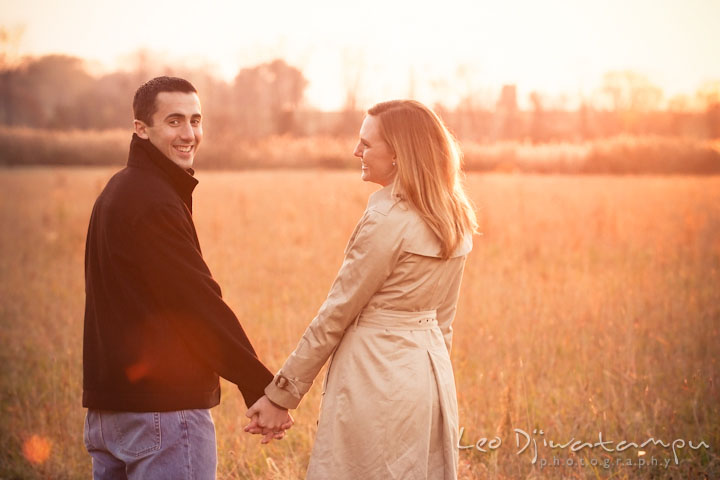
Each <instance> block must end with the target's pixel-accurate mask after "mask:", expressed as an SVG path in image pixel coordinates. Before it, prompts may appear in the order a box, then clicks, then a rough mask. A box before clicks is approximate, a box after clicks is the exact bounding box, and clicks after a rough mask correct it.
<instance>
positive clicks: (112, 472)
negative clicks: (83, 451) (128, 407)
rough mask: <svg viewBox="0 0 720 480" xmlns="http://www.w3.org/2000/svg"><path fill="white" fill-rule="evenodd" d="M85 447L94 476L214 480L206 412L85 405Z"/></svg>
mask: <svg viewBox="0 0 720 480" xmlns="http://www.w3.org/2000/svg"><path fill="white" fill-rule="evenodd" d="M85 447H86V448H87V450H88V452H89V453H90V456H91V457H92V466H93V478H94V479H95V480H120V479H123V480H133V479H153V480H156V479H168V480H175V479H187V480H205V479H214V478H215V471H216V468H217V447H216V444H215V424H214V423H213V420H212V416H211V415H210V410H179V411H175V412H142V413H136V412H110V411H106V410H93V409H89V410H88V412H87V415H86V417H85Z"/></svg>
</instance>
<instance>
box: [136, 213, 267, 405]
mask: <svg viewBox="0 0 720 480" xmlns="http://www.w3.org/2000/svg"><path fill="white" fill-rule="evenodd" d="M135 227H136V232H137V238H138V241H140V242H143V244H142V248H141V251H142V252H144V255H145V258H143V259H142V260H143V261H142V262H140V264H141V265H142V266H141V267H140V268H141V269H142V273H143V278H144V279H145V280H146V281H147V288H148V289H149V290H150V292H151V293H152V295H153V298H154V300H155V304H156V308H158V310H159V311H158V312H157V313H158V314H159V317H161V318H163V319H167V320H166V322H168V324H169V325H168V326H169V328H172V329H174V330H175V332H177V334H178V336H179V337H180V338H181V339H182V340H183V341H184V343H185V344H186V346H187V348H188V349H189V350H190V351H191V352H192V353H193V354H194V355H196V356H197V358H198V361H199V362H203V363H205V364H207V365H208V366H209V367H210V368H212V369H213V370H214V371H215V372H216V373H217V374H218V375H220V376H221V377H224V378H226V379H227V380H229V381H231V382H233V383H235V384H236V385H237V386H238V388H239V389H240V391H241V392H242V395H243V398H244V399H245V403H246V404H247V405H252V404H253V403H255V401H256V400H257V399H258V398H260V397H261V396H262V395H263V389H264V387H265V385H267V383H268V382H269V381H270V380H271V379H272V373H271V372H270V371H269V370H268V369H267V368H266V367H265V365H263V364H262V362H260V360H259V359H258V357H257V354H256V353H255V350H254V349H253V347H252V345H251V343H250V340H249V339H248V337H247V335H246V334H245V331H244V330H243V328H242V326H241V325H240V322H239V321H238V319H237V317H236V316H235V314H234V313H233V312H232V310H231V309H230V307H228V305H227V304H226V303H225V302H224V301H223V299H222V292H221V290H220V286H219V285H218V284H217V282H215V280H214V279H213V278H212V275H211V273H210V270H209V269H208V266H207V264H206V263H205V261H204V260H203V258H202V254H201V252H200V249H199V247H198V244H197V240H196V238H197V237H196V234H195V229H194V227H193V225H192V224H191V222H190V221H189V220H188V217H187V214H186V213H185V212H183V211H181V210H179V209H178V208H177V207H175V206H172V205H155V206H151V207H150V208H149V209H148V211H147V212H144V213H143V215H141V216H140V217H139V219H138V220H137V224H136V225H135Z"/></svg>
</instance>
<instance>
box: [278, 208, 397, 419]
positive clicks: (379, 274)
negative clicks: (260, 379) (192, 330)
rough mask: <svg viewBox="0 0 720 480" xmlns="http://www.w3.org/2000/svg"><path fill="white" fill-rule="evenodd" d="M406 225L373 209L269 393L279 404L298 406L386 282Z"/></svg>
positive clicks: (362, 224)
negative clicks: (353, 324) (320, 305)
mask: <svg viewBox="0 0 720 480" xmlns="http://www.w3.org/2000/svg"><path fill="white" fill-rule="evenodd" d="M401 230H402V228H401V226H399V225H393V224H392V223H391V222H389V221H388V218H387V217H386V216H385V215H383V214H381V213H378V212H376V211H372V210H369V211H367V212H366V213H365V215H364V216H363V218H362V219H361V220H360V222H359V224H358V226H357V227H356V229H355V232H354V233H353V236H352V237H351V239H350V242H349V243H348V246H347V248H346V251H345V258H344V259H343V263H342V266H341V267H340V271H339V272H338V274H337V277H336V278H335V281H334V282H333V284H332V286H331V287H330V292H329V293H328V296H327V299H326V300H325V302H324V303H323V305H322V307H320V310H319V311H318V314H317V316H316V317H315V318H314V319H313V321H312V322H311V323H310V325H309V326H308V327H307V329H306V330H305V333H304V334H303V336H302V338H301V339H300V342H299V343H298V345H297V347H296V348H295V351H293V352H292V353H291V354H290V356H289V357H288V359H287V360H286V361H285V364H284V365H283V366H282V368H281V369H280V371H279V372H278V374H277V375H276V376H275V378H274V380H273V382H272V383H270V384H269V385H268V386H267V387H266V388H265V394H266V395H267V396H268V398H269V399H270V400H272V401H273V402H274V403H276V404H278V405H281V406H283V407H285V408H295V407H297V406H298V404H299V403H300V400H301V399H302V397H303V396H304V395H305V394H306V393H307V392H308V390H309V389H310V386H311V385H312V383H313V380H314V379H315V377H316V376H317V374H318V372H319V371H320V369H321V368H322V366H323V365H324V364H325V362H326V361H327V359H328V358H329V357H330V355H331V354H332V352H333V351H334V349H335V347H336V346H337V345H338V343H339V342H340V340H341V339H342V337H343V334H344V333H345V329H346V328H347V327H348V326H349V325H350V324H351V323H352V322H353V321H354V320H355V319H356V318H357V316H358V315H359V314H360V312H361V311H362V310H363V308H364V307H365V305H367V303H368V302H369V300H370V298H371V297H372V296H373V295H374V294H375V293H376V292H377V291H378V290H379V289H380V288H381V287H382V285H383V283H384V282H385V280H386V279H387V278H388V276H389V275H390V273H391V272H392V270H393V269H394V267H395V265H396V264H397V261H398V258H399V254H400V248H399V243H400V238H401Z"/></svg>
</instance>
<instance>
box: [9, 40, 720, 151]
mask: <svg viewBox="0 0 720 480" xmlns="http://www.w3.org/2000/svg"><path fill="white" fill-rule="evenodd" d="M142 56H143V54H142V53H140V54H139V57H140V58H138V61H137V65H136V66H135V67H134V68H133V69H132V70H131V71H116V72H112V73H108V74H105V75H101V76H93V75H91V74H90V73H88V71H87V69H86V66H85V64H84V61H83V60H82V59H79V58H76V57H70V56H62V55H48V56H42V57H36V58H27V59H25V60H23V61H22V62H19V63H17V64H13V65H9V64H7V63H3V60H2V57H0V125H5V126H10V127H17V126H22V127H31V128H43V129H53V130H72V129H83V130H84V129H95V130H102V129H112V128H127V127H128V126H129V125H130V120H131V118H132V110H131V105H130V104H131V99H132V95H133V93H134V92H135V89H136V88H137V87H138V86H139V85H140V84H141V83H142V82H144V81H146V80H147V79H149V78H151V77H153V76H156V75H161V74H167V75H179V76H183V77H185V78H188V79H190V80H191V81H192V82H193V83H194V84H195V85H196V86H197V88H198V89H199V90H200V93H201V97H202V101H203V110H204V114H205V123H206V126H207V128H208V130H212V131H215V132H228V133H232V134H233V135H236V136H239V137H241V138H261V137H265V136H268V135H284V134H290V135H293V136H314V135H330V136H332V135H338V136H344V135H354V134H356V132H357V129H358V128H359V124H360V121H361V119H362V112H360V111H358V110H357V108H356V103H357V101H356V99H357V92H352V91H348V92H347V94H348V95H347V96H348V102H347V106H346V107H345V108H344V109H342V110H341V111H339V112H320V111H318V110H315V109H313V108H312V107H311V106H308V105H307V104H306V102H305V99H304V94H305V89H306V87H307V86H308V81H307V79H306V78H305V77H304V76H303V73H302V71H301V70H300V69H298V68H297V67H294V66H292V65H289V64H287V63H286V62H285V61H284V60H281V59H277V60H274V61H271V62H267V63H262V64H259V65H256V66H253V67H248V68H242V69H240V70H239V72H238V74H237V75H236V76H235V78H234V79H233V80H232V81H231V82H226V81H224V80H222V79H218V78H216V77H215V76H213V75H212V74H211V73H209V72H208V71H204V70H201V69H184V70H183V69H177V68H171V67H169V66H164V65H161V64H160V62H158V61H157V59H155V58H152V59H151V58H143V57H142ZM519 103H520V102H519V101H518V98H517V89H516V86H514V85H505V86H504V87H503V88H502V90H501V91H500V93H499V95H498V96H497V99H496V100H488V99H485V100H484V101H482V102H481V101H479V100H478V98H476V96H474V95H473V94H468V95H466V96H465V98H464V99H463V100H462V101H461V102H459V104H458V105H457V106H453V107H452V108H449V107H447V106H444V105H442V104H437V105H434V106H433V107H434V108H435V109H436V110H437V111H438V112H439V113H440V114H441V116H442V117H443V118H444V119H445V121H446V122H447V123H448V124H449V126H450V127H451V128H452V129H453V131H454V132H455V133H456V135H458V137H459V138H460V139H461V140H472V141H480V142H493V141H499V140H508V141H509V140H518V141H530V142H533V143H545V142H559V141H560V142H562V141H572V142H576V141H585V140H589V139H598V138H606V137H613V136H617V135H621V134H630V135H641V136H647V135H653V136H671V137H690V138H697V139H708V138H718V137H720V82H708V83H707V84H706V85H703V86H701V87H700V88H699V89H698V91H697V92H695V95H694V96H693V97H688V96H678V97H675V98H672V99H670V100H669V101H665V100H664V99H663V93H662V90H661V89H660V88H658V87H657V86H655V85H653V84H652V83H651V82H650V81H649V80H648V79H647V78H645V77H643V76H642V75H639V74H636V73H634V72H629V71H625V72H609V73H608V74H606V75H605V77H604V78H603V79H602V82H601V87H600V88H599V89H598V91H597V92H595V93H594V94H593V96H592V97H590V98H587V99H584V100H582V101H581V102H580V105H579V107H574V108H569V107H567V102H563V101H557V99H553V98H549V97H546V96H543V95H542V94H540V93H538V92H532V93H531V94H530V95H529V102H528V104H529V108H525V109H521V108H520V107H519Z"/></svg>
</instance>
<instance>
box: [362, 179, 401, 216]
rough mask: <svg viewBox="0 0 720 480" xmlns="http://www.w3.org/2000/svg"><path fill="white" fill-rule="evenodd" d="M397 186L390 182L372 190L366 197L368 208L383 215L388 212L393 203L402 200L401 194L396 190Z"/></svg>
mask: <svg viewBox="0 0 720 480" xmlns="http://www.w3.org/2000/svg"><path fill="white" fill-rule="evenodd" d="M393 187H394V188H393ZM398 188H399V187H398V186H394V184H393V183H391V184H390V185H387V186H385V187H383V188H381V189H380V190H378V191H376V192H374V193H373V194H372V195H370V198H369V199H368V206H367V208H368V210H375V211H376V212H378V213H382V214H383V215H387V214H388V213H390V210H392V208H393V207H394V206H395V204H396V203H398V202H400V201H401V200H402V195H401V194H400V193H399V192H398Z"/></svg>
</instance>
